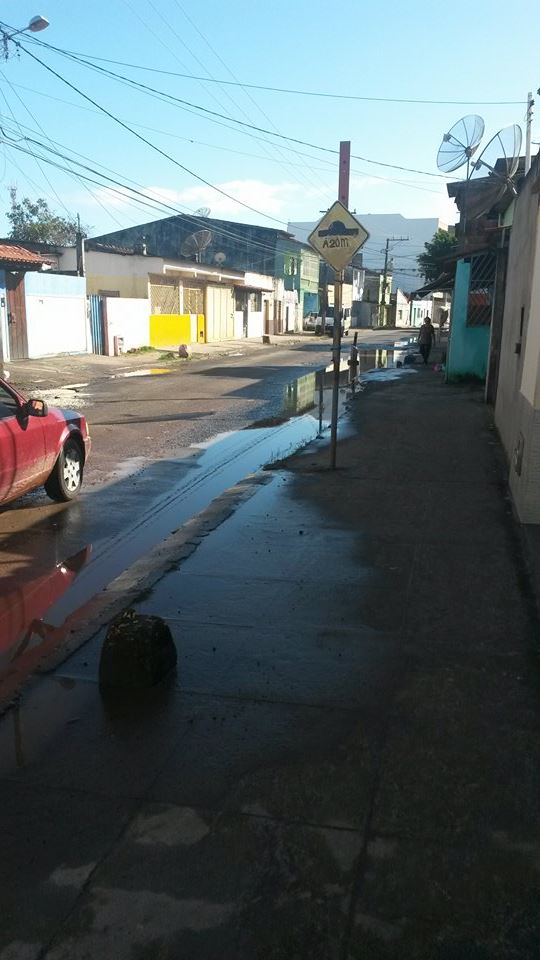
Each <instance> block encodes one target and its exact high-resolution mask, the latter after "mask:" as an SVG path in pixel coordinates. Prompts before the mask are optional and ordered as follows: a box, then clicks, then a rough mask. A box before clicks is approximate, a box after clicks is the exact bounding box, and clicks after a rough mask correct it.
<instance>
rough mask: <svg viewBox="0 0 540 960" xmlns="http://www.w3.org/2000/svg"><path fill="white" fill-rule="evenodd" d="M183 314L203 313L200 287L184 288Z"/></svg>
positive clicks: (202, 297) (202, 298)
mask: <svg viewBox="0 0 540 960" xmlns="http://www.w3.org/2000/svg"><path fill="white" fill-rule="evenodd" d="M184 313H204V296H203V291H202V290H201V288H200V287H184Z"/></svg>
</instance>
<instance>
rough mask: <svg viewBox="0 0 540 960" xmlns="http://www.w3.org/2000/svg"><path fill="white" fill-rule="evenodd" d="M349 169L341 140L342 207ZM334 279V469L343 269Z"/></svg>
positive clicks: (346, 204) (347, 142)
mask: <svg viewBox="0 0 540 960" xmlns="http://www.w3.org/2000/svg"><path fill="white" fill-rule="evenodd" d="M350 170H351V142H350V140H342V141H341V143H340V145H339V183H338V200H339V201H340V202H341V203H342V204H343V206H344V207H347V209H348V207H349V181H350ZM335 274H336V276H335V280H334V339H333V343H332V355H333V361H334V382H333V384H332V420H331V425H330V466H331V468H332V470H335V469H336V456H337V422H338V407H339V378H340V373H341V371H340V366H341V304H342V294H343V279H344V276H345V271H344V270H336V271H335Z"/></svg>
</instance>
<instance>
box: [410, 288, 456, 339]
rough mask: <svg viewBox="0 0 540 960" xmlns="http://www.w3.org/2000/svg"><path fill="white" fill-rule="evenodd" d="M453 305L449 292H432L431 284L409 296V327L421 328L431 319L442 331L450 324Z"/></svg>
mask: <svg viewBox="0 0 540 960" xmlns="http://www.w3.org/2000/svg"><path fill="white" fill-rule="evenodd" d="M451 303H452V300H451V297H450V293H449V291H448V290H432V289H431V285H429V284H428V285H427V286H426V287H424V288H420V290H414V291H413V292H412V293H411V294H410V295H409V320H408V322H409V325H410V326H411V327H420V326H422V324H423V322H424V320H425V319H426V317H430V319H431V320H432V321H433V324H434V325H435V326H438V327H439V329H442V328H443V327H445V326H446V324H447V323H448V318H449V316H450V307H451Z"/></svg>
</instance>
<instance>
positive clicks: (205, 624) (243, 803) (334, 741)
mask: <svg viewBox="0 0 540 960" xmlns="http://www.w3.org/2000/svg"><path fill="white" fill-rule="evenodd" d="M381 378H382V382H381V381H379V382H377V383H376V384H373V385H370V386H369V388H368V390H367V391H366V392H365V393H362V394H360V396H359V397H358V399H357V400H356V401H354V406H353V409H352V411H351V417H350V419H351V424H352V427H353V429H352V430H351V431H350V432H349V433H347V438H346V439H344V440H343V441H342V442H341V444H340V449H339V469H338V470H337V471H336V472H335V473H330V472H329V471H328V470H327V461H328V450H327V448H324V449H323V448H321V449H319V448H317V446H316V445H315V446H312V447H311V448H309V449H307V450H306V451H305V452H304V453H303V454H302V455H299V456H297V457H295V458H294V459H293V460H291V461H290V462H289V463H288V464H287V465H286V466H285V467H284V468H280V469H278V470H274V471H270V472H268V473H267V474H266V482H262V483H258V484H254V485H253V491H254V493H253V495H252V496H251V497H250V498H249V499H245V496H244V497H242V498H239V501H238V504H237V509H236V510H235V512H234V513H233V514H232V515H231V516H230V517H229V519H227V520H226V521H225V522H224V523H222V524H221V526H219V527H218V528H217V529H216V530H214V531H213V532H212V533H210V534H209V535H208V536H206V537H204V538H202V539H201V540H200V541H197V542H194V543H193V544H192V545H191V552H190V551H188V552H190V555H189V556H188V557H187V558H186V559H185V560H184V561H183V562H179V563H178V564H177V565H176V568H175V569H172V570H170V572H169V573H167V574H166V575H165V576H164V577H163V578H162V579H161V580H160V581H159V583H158V584H157V585H156V586H155V588H154V589H153V591H152V592H151V593H150V594H149V595H146V596H144V597H142V598H141V599H140V601H139V604H138V609H140V610H141V611H144V612H148V613H158V614H160V615H161V616H163V617H165V618H166V619H167V621H168V623H169V625H170V627H171V630H172V631H173V634H174V636H175V639H176V641H177V644H178V653H179V665H178V675H177V677H176V678H175V679H174V680H173V681H172V682H171V683H169V684H168V685H166V686H165V687H164V688H160V689H156V690H154V691H153V693H152V695H150V696H148V695H147V696H144V697H143V696H141V697H137V698H131V699H130V698H125V697H124V698H121V697H114V698H112V699H111V698H110V697H108V698H105V699H102V697H101V696H100V693H99V690H98V686H97V682H96V678H97V664H98V656H99V647H100V642H101V639H102V636H98V637H96V638H95V640H93V641H92V642H91V643H89V644H88V645H87V646H86V647H83V648H82V649H80V650H79V651H78V652H77V653H76V654H74V655H73V656H72V657H71V658H70V659H69V660H67V661H66V662H65V663H64V664H63V665H61V666H60V667H58V668H57V670H56V671H55V672H54V673H52V674H50V675H49V676H47V677H46V678H41V679H36V681H35V682H34V683H33V684H32V685H31V686H30V687H29V688H28V689H27V691H26V692H25V694H24V695H23V697H22V699H21V701H20V703H19V705H18V706H17V708H16V709H12V710H11V711H10V712H8V713H7V714H6V715H5V716H4V717H3V719H2V720H1V721H0V789H1V795H2V806H1V810H2V823H3V840H2V857H1V858H0V871H1V874H2V901H3V904H2V905H3V910H2V913H1V915H0V958H1V960H37V958H38V957H39V958H46V960H83V958H84V960H90V958H91V960H94V958H96V960H97V958H101V957H114V958H115V960H154V958H155V960H173V958H174V960H180V958H182V960H203V958H204V960H295V958H298V960H300V958H302V960H303V958H306V960H308V958H309V960H390V958H391V960H398V958H399V960H403V958H405V960H408V958H411V960H413V958H414V960H469V958H470V960H473V958H474V960H510V958H512V960H517V958H533V957H534V958H536V957H537V956H538V951H539V943H540V912H539V899H540V898H539V894H540V873H539V864H540V805H539V803H538V797H539V796H540V765H539V763H538V751H539V747H538V744H539V737H540V699H539V684H538V663H537V642H538V636H539V622H538V611H537V606H536V602H535V598H534V596H533V594H532V592H531V588H530V582H529V578H528V574H527V568H526V565H525V563H524V560H523V555H522V552H521V540H520V533H519V530H518V528H517V527H516V525H515V523H514V521H513V519H512V515H511V511H510V507H509V502H508V500H507V499H506V498H505V486H504V476H505V474H504V470H503V465H502V463H501V460H500V450H499V446H498V443H497V440H496V436H495V434H494V432H493V430H492V427H491V422H490V414H489V411H488V410H487V408H486V407H485V406H484V404H483V403H482V397H481V393H480V391H477V390H475V389H472V388H469V387H448V386H446V385H444V384H443V383H442V382H441V379H440V377H439V375H437V374H434V373H433V371H432V370H431V369H430V368H429V369H426V370H424V369H421V370H417V371H416V370H415V371H407V372H406V375H404V376H403V377H401V378H399V379H397V380H392V381H391V382H388V383H384V379H383V378H384V374H383V373H381Z"/></svg>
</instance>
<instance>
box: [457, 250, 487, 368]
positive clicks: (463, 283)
mask: <svg viewBox="0 0 540 960" xmlns="http://www.w3.org/2000/svg"><path fill="white" fill-rule="evenodd" d="M470 276H471V264H470V263H466V262H465V260H458V262H457V266H456V279H455V284H454V293H453V296H452V323H451V327H450V340H449V344H448V357H447V364H446V377H447V379H448V380H455V379H457V378H459V377H480V378H481V379H485V377H486V371H487V363H488V353H489V334H490V327H489V326H487V325H486V326H482V327H468V326H467V306H468V301H469V281H470Z"/></svg>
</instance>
